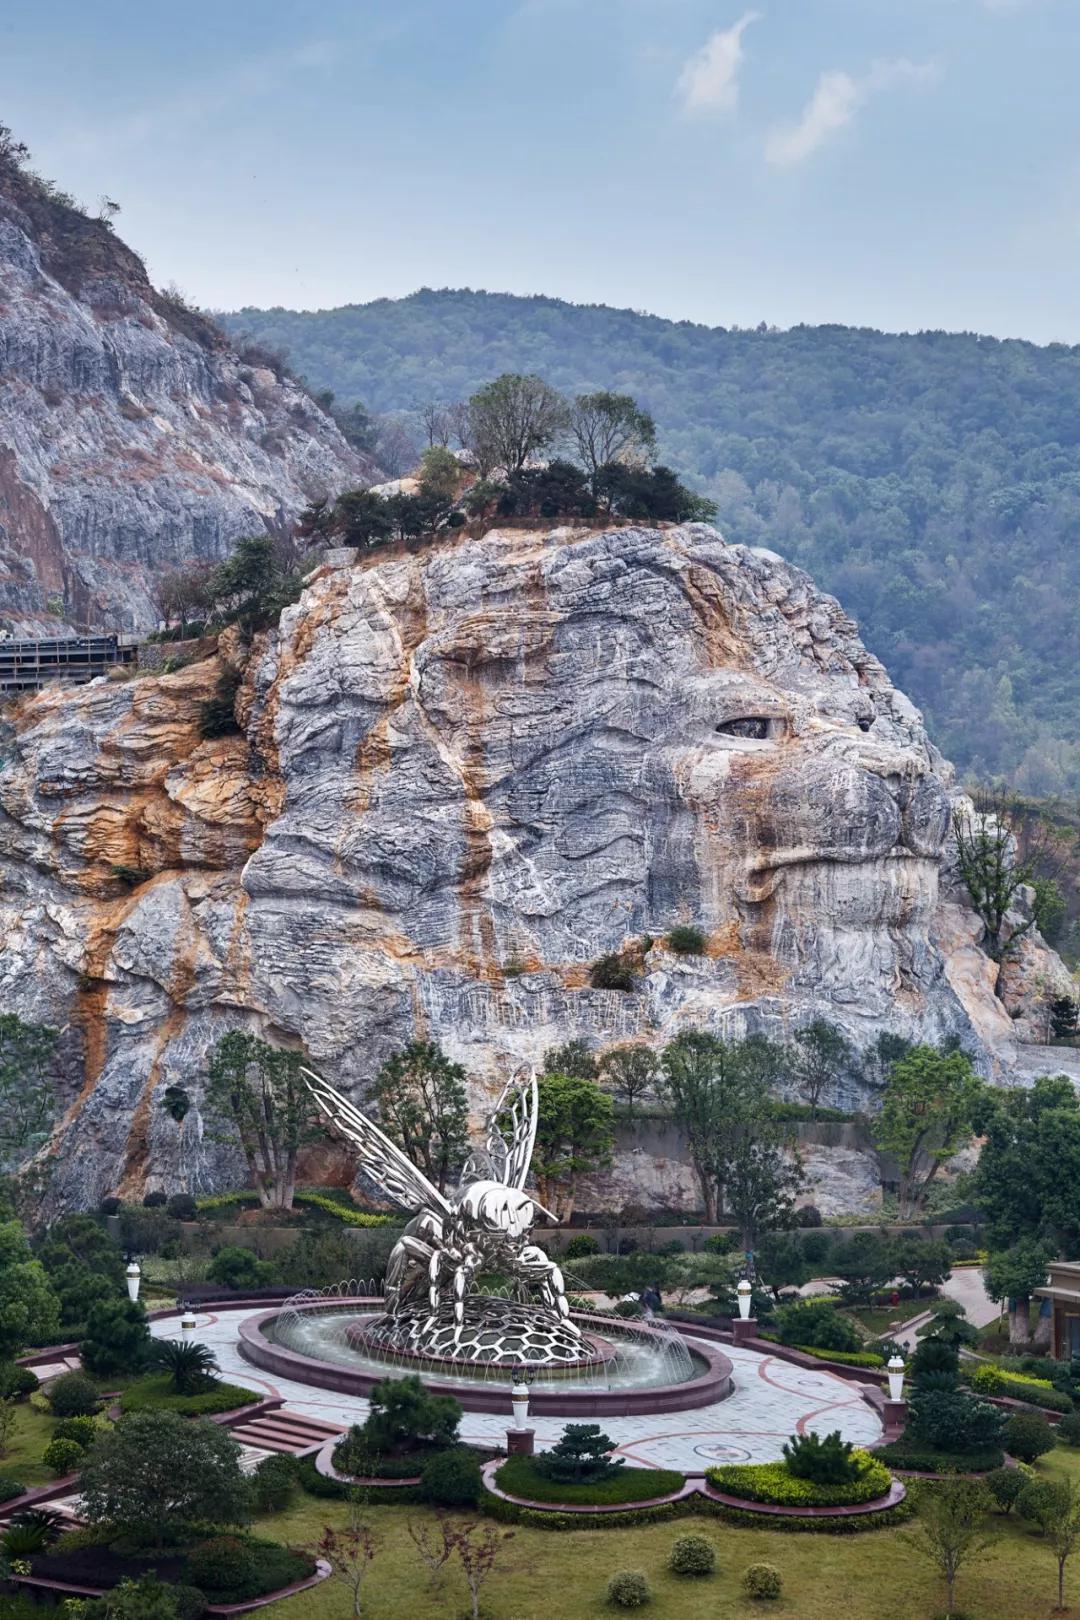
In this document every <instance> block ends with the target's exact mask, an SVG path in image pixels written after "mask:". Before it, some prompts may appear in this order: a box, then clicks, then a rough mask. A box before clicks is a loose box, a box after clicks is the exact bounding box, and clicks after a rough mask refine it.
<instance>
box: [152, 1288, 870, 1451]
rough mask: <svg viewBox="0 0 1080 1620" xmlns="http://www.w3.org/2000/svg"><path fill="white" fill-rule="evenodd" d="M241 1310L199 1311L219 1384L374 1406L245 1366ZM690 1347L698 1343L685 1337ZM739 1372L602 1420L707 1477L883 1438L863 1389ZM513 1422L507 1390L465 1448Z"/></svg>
mask: <svg viewBox="0 0 1080 1620" xmlns="http://www.w3.org/2000/svg"><path fill="white" fill-rule="evenodd" d="M256 1314H258V1313H257V1312H254V1311H252V1309H251V1308H250V1307H245V1308H243V1309H241V1310H231V1311H230V1310H220V1311H213V1312H210V1311H203V1312H201V1313H199V1316H198V1327H197V1329H196V1331H195V1333H193V1334H192V1338H193V1339H196V1340H197V1341H198V1342H199V1343H201V1344H206V1345H209V1347H210V1348H211V1349H212V1350H213V1352H214V1354H215V1355H216V1356H217V1359H218V1366H219V1367H220V1369H221V1373H222V1376H223V1377H224V1378H227V1379H228V1380H229V1381H230V1382H233V1383H237V1384H243V1385H245V1386H246V1387H247V1388H248V1389H255V1390H259V1391H260V1392H262V1393H264V1394H266V1395H271V1396H280V1397H281V1399H282V1400H284V1401H285V1402H286V1403H287V1405H288V1407H289V1409H290V1411H294V1412H300V1413H303V1414H304V1415H305V1416H307V1417H313V1418H321V1419H322V1420H323V1421H324V1422H326V1423H340V1424H341V1426H342V1428H347V1427H348V1425H349V1424H351V1423H362V1422H363V1420H364V1418H365V1417H366V1416H367V1412H368V1403H367V1401H365V1400H361V1399H360V1398H358V1397H356V1398H354V1397H350V1396H346V1395H336V1394H334V1393H333V1392H332V1391H330V1390H321V1389H315V1388H313V1387H312V1386H311V1385H310V1384H300V1383H297V1382H295V1381H294V1380H292V1379H289V1378H278V1377H274V1378H271V1377H268V1376H265V1375H263V1374H262V1373H260V1372H259V1370H258V1369H257V1368H256V1367H253V1366H252V1365H251V1363H250V1362H247V1361H245V1360H244V1359H243V1358H242V1356H241V1355H240V1353H239V1351H238V1349H237V1342H236V1341H237V1328H238V1326H239V1324H240V1323H241V1322H242V1321H243V1320H244V1318H245V1317H247V1316H252V1315H256ZM151 1328H152V1331H153V1333H154V1335H155V1337H156V1338H163V1339H171V1338H179V1337H180V1328H179V1315H178V1314H177V1315H176V1316H168V1317H162V1318H160V1319H159V1320H157V1321H155V1322H153V1323H151ZM686 1336H687V1338H688V1339H690V1340H691V1341H692V1338H693V1335H692V1334H687V1335H686ZM724 1353H725V1355H727V1356H729V1357H730V1358H731V1361H732V1363H733V1365H734V1378H735V1393H734V1394H733V1395H731V1396H729V1398H728V1399H727V1400H726V1401H721V1402H719V1403H718V1404H716V1405H714V1406H703V1407H700V1408H699V1409H698V1410H697V1411H692V1412H669V1413H657V1414H656V1415H655V1416H648V1415H647V1416H645V1417H613V1418H607V1419H605V1420H604V1425H603V1427H604V1431H605V1433H607V1434H609V1435H610V1436H611V1437H612V1439H613V1440H614V1441H615V1446H616V1450H617V1451H618V1452H619V1453H620V1454H621V1455H622V1456H624V1457H626V1459H627V1461H628V1462H631V1463H636V1464H637V1465H638V1466H641V1467H646V1468H676V1469H679V1470H680V1471H681V1472H683V1473H701V1472H702V1471H703V1470H704V1469H706V1468H708V1467H711V1466H712V1464H714V1463H729V1462H773V1461H775V1460H776V1459H777V1458H778V1457H779V1456H780V1454H781V1450H782V1447H783V1445H784V1442H785V1441H786V1440H787V1439H789V1438H790V1436H791V1435H792V1434H795V1433H803V1432H804V1431H806V1430H812V1431H814V1432H816V1433H818V1434H827V1433H829V1432H830V1431H831V1430H833V1429H839V1430H840V1433H841V1435H842V1436H843V1438H844V1439H845V1440H852V1441H854V1442H855V1444H856V1445H867V1444H869V1443H870V1442H871V1441H874V1440H877V1439H879V1438H880V1436H881V1423H880V1421H879V1419H878V1417H877V1414H876V1412H875V1411H873V1410H872V1409H871V1408H870V1407H869V1406H868V1405H867V1404H866V1403H865V1401H863V1400H862V1398H861V1394H860V1386H859V1385H858V1384H855V1383H851V1382H849V1381H847V1380H845V1379H842V1378H837V1377H836V1376H835V1374H833V1373H830V1372H827V1371H825V1369H824V1368H823V1369H822V1370H821V1371H818V1370H817V1369H816V1368H810V1367H806V1368H803V1367H796V1366H794V1365H793V1364H792V1363H791V1362H789V1361H781V1360H779V1359H778V1358H777V1357H776V1356H767V1355H761V1354H760V1353H759V1352H757V1351H755V1350H744V1349H742V1348H741V1347H736V1346H734V1345H725V1346H724ZM510 1421H511V1414H510V1388H509V1383H508V1384H507V1391H506V1417H505V1419H504V1418H500V1417H496V1416H487V1415H486V1414H483V1413H479V1412H466V1413H465V1415H464V1417H463V1418H462V1423H461V1437H462V1439H463V1440H471V1441H476V1442H485V1443H487V1444H491V1443H492V1442H496V1441H501V1440H502V1439H503V1438H504V1436H505V1433H506V1428H507V1425H508V1424H509V1423H510ZM565 1426H566V1419H565V1418H557V1417H552V1418H537V1419H536V1420H535V1422H534V1424H533V1427H534V1428H535V1430H536V1443H537V1445H538V1446H539V1447H541V1448H543V1447H545V1446H550V1445H553V1444H554V1442H555V1441H556V1440H557V1439H558V1438H559V1436H560V1434H561V1433H562V1431H563V1429H564V1428H565Z"/></svg>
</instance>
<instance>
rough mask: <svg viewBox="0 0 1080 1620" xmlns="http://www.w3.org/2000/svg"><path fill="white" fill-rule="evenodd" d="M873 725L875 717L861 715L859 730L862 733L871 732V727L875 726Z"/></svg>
mask: <svg viewBox="0 0 1080 1620" xmlns="http://www.w3.org/2000/svg"><path fill="white" fill-rule="evenodd" d="M873 723H874V716H873V715H872V714H861V715H860V716H859V730H860V731H869V730H870V727H871V726H872V725H873Z"/></svg>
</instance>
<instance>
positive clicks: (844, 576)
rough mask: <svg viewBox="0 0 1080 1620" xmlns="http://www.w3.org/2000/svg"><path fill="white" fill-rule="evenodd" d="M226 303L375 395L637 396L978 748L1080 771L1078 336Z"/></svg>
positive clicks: (528, 306)
mask: <svg viewBox="0 0 1080 1620" xmlns="http://www.w3.org/2000/svg"><path fill="white" fill-rule="evenodd" d="M224 324H225V325H226V326H227V327H229V328H230V329H231V330H232V331H234V332H237V331H243V332H247V333H250V334H251V335H252V336H253V337H255V338H257V339H258V340H260V341H261V342H265V343H268V344H271V345H274V346H279V347H281V348H284V349H285V350H286V351H287V352H288V355H289V358H290V361H291V364H292V365H293V367H294V368H295V369H296V370H297V371H299V372H301V373H303V374H304V375H305V376H306V377H307V378H308V379H309V380H310V382H311V383H312V384H315V385H318V386H319V387H329V388H331V389H333V390H334V392H335V394H336V395H337V397H338V402H339V403H340V404H351V403H352V402H353V401H354V400H362V401H363V402H364V403H365V404H366V405H367V406H368V407H370V408H371V409H373V410H377V411H384V412H385V411H404V412H410V411H415V410H417V409H418V408H419V407H421V406H422V405H423V404H425V403H426V402H428V401H430V400H440V401H447V400H452V399H457V398H461V397H464V396H465V395H467V394H468V393H469V392H470V391H471V390H472V389H474V388H476V387H477V386H478V385H479V384H480V383H482V382H484V381H486V380H487V379H488V378H490V377H492V376H494V375H495V374H496V373H498V372H500V371H507V370H515V371H536V372H539V373H540V374H541V375H542V376H544V377H546V378H547V379H548V380H549V381H550V382H552V383H554V384H555V385H556V386H557V387H559V388H562V389H564V390H568V391H581V390H583V389H591V388H601V387H603V388H617V389H623V390H626V391H629V392H631V393H633V394H635V395H636V396H637V398H638V399H639V400H640V401H641V403H642V404H643V405H645V406H646V407H647V408H648V409H649V410H651V411H652V413H653V415H654V416H655V417H656V420H657V423H658V425H659V428H660V442H661V450H662V453H663V456H664V458H665V459H667V460H668V461H670V462H671V464H672V465H673V466H675V467H676V468H677V469H678V470H679V471H680V472H681V473H683V474H684V475H686V476H687V477H688V479H689V480H690V481H691V482H693V483H694V484H695V485H697V486H698V487H700V488H702V489H704V490H705V491H707V492H708V493H709V494H710V495H711V496H712V497H713V498H714V499H715V500H716V501H717V502H718V505H719V519H718V521H719V525H720V527H721V528H722V529H723V531H724V533H725V534H726V535H727V537H728V538H729V539H730V540H738V541H744V542H748V543H751V544H757V545H766V546H770V547H771V548H773V549H774V550H776V551H779V552H781V553H782V554H783V555H784V556H787V557H789V558H791V559H792V560H793V561H795V562H798V563H799V564H800V565H802V566H803V567H805V568H807V569H808V570H809V571H810V572H811V573H812V574H813V575H814V577H815V579H817V580H818V581H819V583H821V584H822V585H824V586H825V587H826V588H827V589H828V590H831V591H833V592H834V593H835V594H836V595H837V596H838V597H839V598H840V600H841V601H842V602H843V604H844V606H845V607H846V608H847V609H848V610H849V612H851V613H852V614H853V615H854V616H855V618H857V619H858V621H859V624H860V626H861V628H862V632H863V635H864V638H865V640H866V641H867V643H868V644H869V645H870V646H871V647H872V648H873V650H874V651H875V652H876V653H877V654H878V655H879V656H880V657H881V658H882V659H883V660H884V661H885V663H886V664H887V665H888V668H889V670H890V673H891V674H892V676H893V678H894V679H895V680H896V681H897V682H898V683H899V684H900V685H901V686H902V687H903V688H904V689H905V690H906V691H907V692H908V693H909V694H910V695H911V697H912V698H913V699H914V700H915V701H916V702H917V703H918V704H920V706H921V707H922V708H923V710H924V711H925V714H926V717H927V721H928V723H929V725H930V727H931V730H932V732H933V734H934V736H935V738H936V740H937V741H938V742H939V744H940V745H941V747H942V748H943V749H944V750H945V751H946V753H948V754H949V755H950V756H951V757H952V758H953V759H955V760H956V761H957V762H958V764H959V765H961V767H963V768H964V769H965V770H966V771H968V772H970V773H972V774H977V775H980V776H990V775H994V776H1000V777H1003V778H1007V779H1009V780H1011V781H1013V782H1015V783H1016V784H1017V785H1018V786H1019V787H1021V788H1023V789H1025V790H1026V791H1028V792H1032V793H1041V794H1046V793H1051V794H1052V793H1060V792H1070V791H1076V790H1077V789H1078V788H1080V720H1078V716H1080V703H1078V701H1077V700H1078V696H1080V657H1078V647H1077V641H1078V634H1077V599H1078V597H1077V586H1078V583H1080V578H1078V576H1080V561H1078V558H1080V547H1078V543H1077V542H1078V539H1080V349H1078V348H1066V347H1064V346H1061V345H1052V346H1050V347H1048V348H1038V347H1036V346H1035V345H1034V344H1029V343H1022V342H1015V341H1010V342H1001V341H998V340H996V339H993V338H983V337H978V336H976V335H974V334H970V333H962V334H955V335H952V334H947V333H941V332H927V333H919V334H917V335H914V336H893V335H890V334H888V333H883V332H876V331H873V330H867V329H855V328H848V327H837V326H830V327H797V328H795V329H793V330H792V331H788V332H777V331H766V330H756V331H752V332H751V331H727V330H725V329H723V328H707V327H702V326H694V325H691V324H690V323H688V322H677V323H676V322H671V321H664V320H659V319H657V318H656V317H653V316H648V315H639V314H635V313H634V312H633V311H630V310H617V309H608V308H606V307H605V306H602V305H589V306H578V305H571V304H565V303H561V302H559V301H558V300H556V299H550V298H518V297H513V296H511V295H508V294H496V293H484V292H470V291H459V292H450V291H443V292H434V291H430V290H425V291H422V292H419V293H415V294H414V295H412V296H411V297H409V298H403V299H398V300H390V299H380V300H378V301H376V302H374V303H371V304H363V305H350V306H347V307H345V308H342V309H336V310H326V311H318V312H313V313H297V312H293V311H288V310H283V309H271V310H254V309H246V310H241V311H238V312H237V313H235V314H232V315H228V316H225V317H224Z"/></svg>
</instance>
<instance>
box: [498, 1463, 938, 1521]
mask: <svg viewBox="0 0 1080 1620" xmlns="http://www.w3.org/2000/svg"><path fill="white" fill-rule="evenodd" d="M503 1460H504V1459H503V1458H501V1457H494V1458H492V1460H491V1462H489V1463H485V1465H484V1467H483V1468H482V1469H481V1474H482V1477H483V1481H484V1488H485V1489H486V1490H487V1491H489V1492H490V1493H491V1495H492V1496H495V1497H498V1498H499V1499H500V1500H501V1501H503V1502H509V1503H510V1504H511V1505H512V1506H513V1507H520V1508H528V1509H529V1510H530V1512H534V1513H558V1514H563V1513H570V1514H575V1513H576V1514H581V1515H583V1516H584V1517H587V1518H591V1517H596V1516H602V1515H604V1514H609V1513H610V1514H617V1513H621V1514H626V1513H636V1512H638V1511H639V1510H640V1509H648V1508H660V1507H666V1506H667V1505H668V1504H669V1503H671V1502H682V1501H685V1500H686V1498H687V1497H691V1496H703V1497H704V1498H705V1499H706V1500H707V1501H710V1502H718V1503H720V1504H721V1506H723V1507H728V1508H737V1509H738V1510H739V1511H740V1512H742V1513H760V1514H762V1515H763V1516H764V1517H766V1518H780V1519H849V1518H853V1517H856V1516H857V1515H859V1514H865V1513H884V1512H886V1511H887V1510H888V1509H889V1508H894V1507H899V1505H900V1503H901V1502H902V1501H903V1500H904V1498H905V1497H906V1496H907V1487H906V1486H905V1485H904V1484H903V1483H902V1482H901V1481H900V1480H898V1479H894V1480H893V1482H892V1484H891V1485H890V1487H889V1490H888V1493H887V1494H886V1495H885V1496H877V1497H875V1498H874V1500H873V1501H871V1502H858V1503H855V1504H849V1505H848V1506H845V1507H793V1506H783V1505H781V1504H778V1503H775V1502H750V1501H747V1500H746V1498H745V1497H742V1496H730V1495H728V1494H727V1492H725V1491H718V1490H716V1489H715V1488H714V1487H713V1486H712V1485H710V1484H709V1481H708V1478H707V1477H706V1475H704V1474H687V1476H686V1479H685V1480H684V1482H683V1484H682V1486H681V1487H680V1489H679V1490H677V1491H669V1492H668V1494H667V1495H666V1496H649V1497H642V1498H641V1499H640V1500H638V1501H634V1502H603V1503H600V1502H597V1503H592V1502H538V1501H535V1500H533V1498H532V1497H528V1496H514V1495H511V1493H510V1492H509V1491H504V1490H503V1489H502V1487H501V1486H499V1485H497V1484H496V1483H495V1475H496V1474H497V1473H498V1471H499V1469H500V1467H501V1466H502V1463H503Z"/></svg>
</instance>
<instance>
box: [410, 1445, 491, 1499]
mask: <svg viewBox="0 0 1080 1620" xmlns="http://www.w3.org/2000/svg"><path fill="white" fill-rule="evenodd" d="M482 1485H483V1480H482V1478H481V1475H480V1459H479V1457H478V1456H477V1455H476V1453H475V1451H470V1450H469V1449H468V1447H466V1446H453V1447H451V1449H450V1450H449V1451H440V1452H438V1453H437V1454H436V1455H435V1456H434V1457H431V1458H429V1459H428V1461H427V1462H426V1463H425V1464H424V1468H423V1471H422V1473H421V1475H420V1496H421V1499H422V1500H423V1501H425V1502H434V1503H436V1504H437V1505H438V1506H439V1507H475V1506H476V1503H477V1501H478V1500H479V1497H480V1490H481V1487H482Z"/></svg>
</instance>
